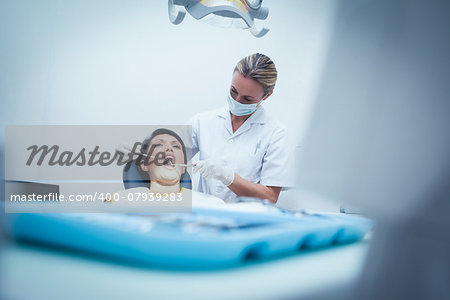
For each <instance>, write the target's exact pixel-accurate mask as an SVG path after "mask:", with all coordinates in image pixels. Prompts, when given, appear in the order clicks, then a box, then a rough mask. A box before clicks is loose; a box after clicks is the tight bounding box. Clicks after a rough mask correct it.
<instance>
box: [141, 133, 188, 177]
mask: <svg viewBox="0 0 450 300" xmlns="http://www.w3.org/2000/svg"><path fill="white" fill-rule="evenodd" d="M182 147H183V146H182V145H181V144H180V142H179V141H178V140H177V139H176V138H175V137H173V136H171V135H170V134H160V135H157V136H155V137H154V138H153V139H152V140H151V141H150V145H149V149H153V151H152V153H148V154H149V155H152V156H156V154H158V153H160V152H163V153H164V154H165V160H164V163H163V165H160V166H158V164H161V161H159V163H158V164H155V163H152V164H149V165H145V164H141V168H142V170H144V171H145V172H148V173H149V176H150V180H151V181H157V182H159V183H160V184H164V185H172V184H176V183H179V182H180V178H181V176H182V175H183V173H184V171H185V169H186V167H181V166H175V165H174V164H184V154H183V149H182Z"/></svg>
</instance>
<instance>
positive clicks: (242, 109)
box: [227, 93, 262, 116]
mask: <svg viewBox="0 0 450 300" xmlns="http://www.w3.org/2000/svg"><path fill="white" fill-rule="evenodd" d="M261 101H262V100H261ZM261 101H259V102H258V103H252V104H242V103H240V102H237V101H236V100H234V99H233V98H232V97H231V95H230V93H228V97H227V102H228V108H229V109H230V111H231V113H232V114H233V115H235V116H247V115H249V114H252V113H254V112H255V111H256V110H257V109H258V107H259V104H260V103H261Z"/></svg>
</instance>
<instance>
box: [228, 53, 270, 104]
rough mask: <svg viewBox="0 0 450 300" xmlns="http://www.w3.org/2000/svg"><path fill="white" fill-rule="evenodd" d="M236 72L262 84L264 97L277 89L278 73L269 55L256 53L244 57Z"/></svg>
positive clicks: (235, 69)
mask: <svg viewBox="0 0 450 300" xmlns="http://www.w3.org/2000/svg"><path fill="white" fill-rule="evenodd" d="M234 71H238V72H239V73H241V74H242V76H244V77H245V78H250V79H253V80H255V81H256V82H258V83H259V84H261V85H262V86H263V88H264V96H266V95H267V94H269V93H270V92H272V91H273V89H274V88H275V83H276V81H277V74H278V73H277V69H276V68H275V64H274V63H273V61H272V60H271V59H270V58H269V57H268V56H267V55H264V54H261V53H255V54H251V55H249V56H247V57H244V58H243V59H241V60H240V61H239V62H238V63H237V65H236V67H235V68H234Z"/></svg>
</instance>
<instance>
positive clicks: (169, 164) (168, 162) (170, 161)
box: [163, 156, 175, 167]
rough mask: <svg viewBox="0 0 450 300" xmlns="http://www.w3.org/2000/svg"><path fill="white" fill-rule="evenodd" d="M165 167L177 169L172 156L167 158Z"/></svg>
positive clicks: (164, 163)
mask: <svg viewBox="0 0 450 300" xmlns="http://www.w3.org/2000/svg"><path fill="white" fill-rule="evenodd" d="M163 165H164V166H167V167H175V158H174V157H172V156H167V157H166V159H165V160H164V162H163Z"/></svg>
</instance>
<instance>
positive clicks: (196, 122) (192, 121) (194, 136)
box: [186, 115, 200, 157]
mask: <svg viewBox="0 0 450 300" xmlns="http://www.w3.org/2000/svg"><path fill="white" fill-rule="evenodd" d="M186 125H191V126H192V148H191V155H192V157H194V155H195V154H197V153H198V151H199V148H198V134H199V127H200V122H199V118H198V115H195V116H193V117H192V118H191V119H189V121H187V122H186Z"/></svg>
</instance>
